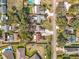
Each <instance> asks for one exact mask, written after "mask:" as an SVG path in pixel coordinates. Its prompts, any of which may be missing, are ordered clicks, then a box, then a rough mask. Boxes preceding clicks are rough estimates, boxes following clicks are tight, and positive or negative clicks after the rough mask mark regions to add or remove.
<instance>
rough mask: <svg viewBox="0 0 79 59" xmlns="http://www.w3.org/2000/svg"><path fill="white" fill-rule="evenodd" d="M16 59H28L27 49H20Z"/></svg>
mask: <svg viewBox="0 0 79 59" xmlns="http://www.w3.org/2000/svg"><path fill="white" fill-rule="evenodd" d="M16 56H17V57H16V59H26V57H25V48H18V49H17V51H16Z"/></svg>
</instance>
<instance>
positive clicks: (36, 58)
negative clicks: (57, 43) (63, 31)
mask: <svg viewBox="0 0 79 59" xmlns="http://www.w3.org/2000/svg"><path fill="white" fill-rule="evenodd" d="M29 59H42V58H41V56H40V55H39V54H38V53H35V54H34V55H33V56H32V57H31V58H29Z"/></svg>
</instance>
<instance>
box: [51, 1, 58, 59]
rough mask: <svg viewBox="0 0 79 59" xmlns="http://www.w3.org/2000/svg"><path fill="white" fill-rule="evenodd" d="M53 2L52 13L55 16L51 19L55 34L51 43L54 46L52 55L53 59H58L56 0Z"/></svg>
mask: <svg viewBox="0 0 79 59" xmlns="http://www.w3.org/2000/svg"><path fill="white" fill-rule="evenodd" d="M51 1H52V12H53V13H54V15H53V16H52V17H51V20H52V30H53V32H54V34H53V36H52V41H51V45H52V50H51V52H52V54H53V55H52V54H51V59H57V54H56V40H57V37H56V36H57V35H56V33H57V32H56V0H51Z"/></svg>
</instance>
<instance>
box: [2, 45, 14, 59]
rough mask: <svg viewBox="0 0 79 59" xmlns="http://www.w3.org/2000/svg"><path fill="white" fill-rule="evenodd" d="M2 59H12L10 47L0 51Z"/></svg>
mask: <svg viewBox="0 0 79 59" xmlns="http://www.w3.org/2000/svg"><path fill="white" fill-rule="evenodd" d="M2 57H3V59H14V55H13V51H12V47H10V46H9V47H8V48H5V49H3V50H2Z"/></svg>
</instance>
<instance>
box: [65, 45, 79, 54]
mask: <svg viewBox="0 0 79 59" xmlns="http://www.w3.org/2000/svg"><path fill="white" fill-rule="evenodd" d="M64 49H65V51H66V52H65V53H66V54H68V55H72V54H76V55H79V45H75V44H73V45H69V46H65V47H64Z"/></svg>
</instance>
